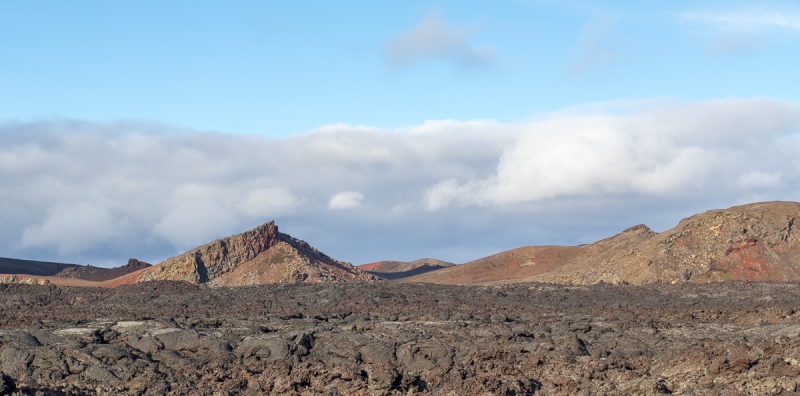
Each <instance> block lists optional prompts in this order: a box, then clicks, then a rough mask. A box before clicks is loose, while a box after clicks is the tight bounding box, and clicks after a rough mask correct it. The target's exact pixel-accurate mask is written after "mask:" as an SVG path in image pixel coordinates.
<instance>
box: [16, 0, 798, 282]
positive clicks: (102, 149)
mask: <svg viewBox="0 0 800 396" xmlns="http://www.w3.org/2000/svg"><path fill="white" fill-rule="evenodd" d="M798 139H800V4H798V3H797V2H795V1H758V2H756V1H639V2H630V1H602V2H600V1H578V0H575V1H570V0H567V1H548V0H529V1H524V0H508V1H500V0H498V1H457V2H456V1H452V2H449V1H404V2H366V1H364V2H354V1H340V2H305V1H297V2H276V1H239V2H234V3H225V4H222V3H219V2H205V1H185V2H181V1H173V2H154V1H137V2H99V1H84V2H77V3H67V2H56V1H35V0H33V1H9V0H0V224H1V225H2V226H0V256H2V257H15V258H26V259H34V260H48V261H58V262H72V263H79V264H87V263H90V264H92V265H100V266H118V265H122V264H125V263H126V262H127V259H128V258H130V257H136V258H138V259H140V260H144V261H149V262H152V263H157V262H160V261H161V260H163V259H166V258H168V257H170V256H173V255H175V254H178V253H180V252H183V251H185V250H187V249H190V248H192V247H195V246H198V245H200V244H203V243H206V242H210V241H212V240H214V239H216V238H220V237H224V236H227V235H230V234H233V233H238V232H242V231H245V230H248V229H250V228H252V227H255V226H257V225H259V224H261V223H264V222H266V221H269V220H273V219H274V220H275V221H276V223H277V224H278V226H279V227H280V229H281V231H283V232H287V233H289V234H291V235H292V236H295V237H297V238H300V239H303V240H306V241H307V242H309V243H310V244H311V245H312V246H315V247H317V248H318V249H320V250H322V251H323V252H325V253H327V254H329V255H331V256H332V257H334V258H337V259H339V260H343V261H348V262H352V263H354V264H363V263H368V262H372V261H377V260H413V259H417V258H421V257H436V258H439V259H442V260H447V261H452V262H456V263H463V262H467V261H469V260H473V259H477V258H480V257H483V256H486V255H489V254H493V253H497V252H500V251H502V250H506V249H511V248H514V247H519V246H524V245H542V244H570V245H571V244H581V243H590V242H593V241H595V240H598V239H601V238H604V237H607V236H610V235H613V234H616V233H618V232H620V231H622V230H624V229H626V228H628V227H630V226H633V225H636V224H640V223H644V224H646V225H648V226H650V227H651V228H652V229H654V230H655V231H659V232H660V231H664V230H666V229H669V228H671V227H673V226H674V225H676V224H677V222H678V221H679V220H681V219H682V218H685V217H688V216H690V215H692V214H695V213H699V212H703V211H706V210H710V209H719V208H727V207H730V206H733V205H739V204H744V203H748V202H755V201H765V200H790V201H800V189H798V188H797V187H795V186H798V185H800V184H798V182H800V162H799V161H800V160H798V156H797V153H798V152H800V151H798V149H800V140H798Z"/></svg>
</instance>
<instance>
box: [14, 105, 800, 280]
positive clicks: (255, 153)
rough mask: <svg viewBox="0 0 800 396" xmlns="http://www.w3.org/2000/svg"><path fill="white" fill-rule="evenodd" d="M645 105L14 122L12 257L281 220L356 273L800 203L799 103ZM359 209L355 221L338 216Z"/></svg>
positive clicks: (142, 249)
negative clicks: (366, 122)
mask: <svg viewBox="0 0 800 396" xmlns="http://www.w3.org/2000/svg"><path fill="white" fill-rule="evenodd" d="M644 102H645V103H646V105H645V106H642V105H641V103H638V102H636V103H634V102H631V103H628V104H625V103H621V102H615V103H612V104H610V105H603V104H593V105H590V106H583V107H575V108H571V109H568V111H559V112H555V113H552V114H549V115H543V116H540V117H538V118H537V119H535V120H533V121H529V122H524V123H501V122H497V121H492V120H483V121H466V122H459V121H455V120H442V121H429V122H425V123H423V124H420V125H418V126H413V127H409V128H403V129H400V130H387V129H381V128H376V127H367V126H352V125H345V124H339V125H329V126H324V127H320V128H319V129H317V130H314V131H311V132H308V133H304V134H299V135H294V136H291V137H287V138H283V139H268V138H263V137H259V136H247V135H230V134H218V133H201V132H196V131H185V130H174V129H171V128H168V127H164V126H157V125H155V126H154V125H149V124H138V123H119V124H103V123H89V122H74V121H51V122H37V123H27V124H7V125H0V185H2V186H3V188H2V189H0V221H2V224H3V227H2V230H0V256H18V257H31V256H29V255H30V254H33V252H35V253H36V255H37V256H36V257H37V258H39V259H53V260H55V259H58V258H59V257H62V256H63V257H73V258H74V259H72V260H73V261H77V262H80V259H81V258H82V257H89V256H91V257H93V259H92V262H98V261H103V262H109V261H114V262H117V263H119V264H124V262H125V260H127V258H128V257H137V256H140V255H141V254H147V255H151V256H154V257H156V258H154V260H155V259H163V258H166V257H167V256H169V255H172V254H174V253H175V252H176V251H179V250H182V249H188V248H191V247H194V246H196V245H199V244H202V243H206V242H209V241H211V240H213V239H215V238H220V237H223V236H226V235H229V234H232V233H234V232H238V231H243V230H246V229H249V228H251V227H253V226H255V225H257V224H259V223H263V222H266V221H268V220H271V219H275V220H277V221H278V223H279V225H281V227H282V228H281V229H282V230H283V231H286V232H289V233H292V234H293V233H295V230H303V233H300V234H297V235H295V236H298V237H301V238H306V239H309V242H310V243H312V245H315V246H318V247H321V248H323V251H325V252H326V253H329V254H331V255H333V256H334V257H337V250H336V249H341V252H342V253H341V254H339V255H338V256H339V257H340V258H342V259H345V260H353V261H358V260H355V259H354V258H353V257H363V255H364V254H366V253H364V252H366V251H378V250H380V252H388V251H392V250H391V249H399V248H398V246H405V248H404V249H405V250H402V252H405V253H402V254H407V255H414V254H415V252H418V251H419V252H420V255H428V256H429V255H435V253H436V252H437V251H438V250H428V251H426V252H425V253H423V252H422V251H420V250H418V248H419V247H420V246H433V245H434V244H435V245H436V246H443V245H447V244H450V245H449V246H459V247H460V248H458V249H456V248H455V247H454V248H453V251H457V252H462V253H458V254H464V255H465V254H467V253H463V252H472V251H473V250H470V249H479V247H480V246H484V245H483V244H485V243H488V242H487V241H488V239H487V238H488V237H487V236H486V235H487V234H486V232H485V231H486V230H492V232H491V235H492V237H491V238H497V240H498V241H500V242H497V243H498V244H507V243H511V242H508V241H511V240H516V239H514V238H522V237H521V236H520V235H529V234H525V232H532V231H529V230H531V229H534V230H535V229H539V230H542V229H548V228H547V227H551V226H546V225H544V223H542V222H543V221H545V220H542V219H543V218H552V219H555V220H552V221H553V223H552V224H575V225H574V228H569V229H566V228H565V229H560V230H561V231H559V233H558V235H582V234H581V233H582V232H584V231H583V230H582V229H581V228H580V226H579V223H580V222H582V221H585V218H586V216H590V217H592V218H596V217H598V216H608V218H609V219H611V220H609V221H623V220H620V219H628V218H631V217H635V218H636V219H634V220H631V221H636V222H642V221H644V219H643V217H646V216H651V215H652V213H655V212H657V213H662V212H663V206H664V203H665V202H667V203H670V204H672V205H678V204H679V203H681V204H686V205H688V204H687V202H688V203H689V204H691V207H692V208H701V209H710V208H713V207H720V206H721V205H726V204H727V205H733V204H740V203H744V202H742V201H741V200H743V199H749V197H753V196H764V195H768V197H767V198H769V199H791V200H800V189H797V188H796V187H793V186H797V185H800V160H798V159H797V155H796V153H797V152H798V150H800V142H799V141H798V137H797V136H799V135H800V103H797V102H787V101H779V100H769V99H747V100H743V99H741V100H734V99H732V100H720V101H711V102H700V103H683V104H682V103H668V102H663V101H650V100H646V101H644ZM626 109H627V110H626ZM343 186H354V187H349V189H351V190H349V191H342V190H343ZM355 186H357V187H355ZM355 190H357V191H355ZM364 197H368V199H369V205H366V204H364V202H365V201H364V199H365V198H364ZM614 202H625V205H624V207H621V208H618V209H613V208H612V207H613V205H616V204H615V203H614ZM345 208H346V209H348V211H347V218H348V221H347V222H346V223H342V222H341V215H342V213H341V212H340V211H338V210H332V209H345ZM540 208H547V209H540ZM587 208H594V209H591V210H595V212H591V213H588V212H587V211H589V210H590V209H587ZM631 208H638V209H636V210H638V212H635V211H634V209H631ZM648 208H650V209H652V210H655V209H654V208H657V209H658V210H655V212H649V211H647V210H646V209H648ZM529 213H536V215H535V216H533V215H528V214H529ZM574 213H583V214H582V215H581V216H583V217H574V216H578V215H577V214H574ZM682 213H683V212H682ZM684 214H686V213H684ZM531 216H533V217H531ZM673 220H674V221H677V219H673ZM627 226H630V224H627V223H625V224H620V225H619V227H621V228H620V229H624V228H627ZM559 227H562V226H559ZM564 227H565V226H564ZM614 229H616V228H614ZM333 230H335V231H333ZM376 230H379V231H376ZM526 230H528V231H526ZM543 232H544V231H543ZM365 238H366V239H368V240H369V242H368V243H367V242H364V240H365ZM398 238H399V239H400V240H403V241H404V242H403V243H400V244H398V243H396V242H389V241H395V240H397V239H398ZM359 241H360V242H359ZM562 241H563V240H562ZM534 242H536V241H534V240H529V241H527V242H521V243H528V244H530V243H534ZM553 242H556V241H553ZM325 243H328V245H325ZM467 245H469V248H464V246H467ZM325 246H328V248H325ZM493 246H495V245H493ZM503 246H506V245H503ZM506 247H507V248H508V247H512V246H506ZM330 249H333V250H330ZM431 249H433V248H431ZM482 249H489V248H486V247H484V248H482ZM380 252H379V253H380ZM484 252H485V253H492V252H491V251H488V252H486V251H484ZM387 254H388V253H387ZM96 257H100V258H102V257H105V260H99V259H95V258H96ZM339 257H337V258H339ZM139 258H142V257H139ZM372 258H375V259H386V258H392V257H391V256H384V257H382V258H381V257H372ZM395 258H397V257H395ZM401 258H409V259H410V258H412V257H401ZM445 258H447V257H445ZM472 258H475V257H472ZM65 260H66V259H65ZM453 260H458V259H456V258H453ZM373 261H374V260H373ZM365 262H366V261H365Z"/></svg>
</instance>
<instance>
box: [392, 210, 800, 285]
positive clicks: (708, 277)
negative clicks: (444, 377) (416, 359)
mask: <svg viewBox="0 0 800 396" xmlns="http://www.w3.org/2000/svg"><path fill="white" fill-rule="evenodd" d="M798 218H800V203H797V202H761V203H754V204H749V205H742V206H736V207H732V208H729V209H725V210H711V211H707V212H705V213H701V214H698V215H695V216H692V217H689V218H687V219H684V220H681V221H680V222H679V223H678V225H677V226H676V227H674V228H672V229H670V230H667V231H664V232H662V233H660V234H659V233H655V232H653V231H652V230H650V229H649V228H647V227H646V226H644V225H638V226H635V227H631V228H629V229H627V230H625V231H623V232H622V233H620V234H618V235H615V236H613V237H610V238H607V239H603V240H601V241H598V242H595V243H592V244H589V245H584V246H527V247H522V248H518V249H512V250H509V251H505V252H502V253H499V254H495V255H492V256H489V257H485V258H482V259H478V260H475V261H472V262H469V263H466V264H463V265H459V266H455V267H451V268H446V269H442V270H439V271H434V272H430V273H426V274H422V275H417V276H413V277H409V278H405V279H404V280H403V281H406V282H431V283H442V284H502V283H518V282H551V283H561V284H591V283H598V282H611V283H621V282H629V283H633V284H644V283H654V282H672V283H675V282H716V281H724V280H752V281H796V280H800V235H798V232H797V230H796V229H795V224H794V223H795V221H796V219H798Z"/></svg>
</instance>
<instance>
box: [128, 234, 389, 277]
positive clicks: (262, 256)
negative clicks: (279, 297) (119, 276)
mask: <svg viewBox="0 0 800 396" xmlns="http://www.w3.org/2000/svg"><path fill="white" fill-rule="evenodd" d="M375 279H377V278H376V277H374V276H372V275H370V274H367V273H366V272H364V271H362V270H360V269H358V268H355V267H353V266H352V265H350V264H349V263H344V262H341V261H338V260H334V259H333V258H331V257H329V256H327V255H325V254H323V253H322V252H320V251H319V250H317V249H315V248H313V247H311V246H310V245H309V244H307V243H306V242H304V241H301V240H299V239H296V238H293V237H291V236H290V235H287V234H283V233H280V232H278V226H276V225H275V223H274V222H272V221H271V222H269V223H266V224H263V225H261V226H258V227H256V228H254V229H252V230H250V231H247V232H243V233H241V234H237V235H233V236H229V237H226V238H222V239H218V240H216V241H214V242H211V243H208V244H206V245H203V246H200V247H198V248H195V249H193V250H190V251H188V252H186V253H184V254H181V255H179V256H175V257H172V258H170V259H167V260H165V261H164V262H162V263H161V264H159V265H157V266H154V267H152V268H148V269H146V270H144V271H141V272H140V273H139V274H138V275H137V276H136V277H135V279H132V281H135V282H144V281H152V280H182V281H187V282H191V283H195V284H199V283H206V284H209V285H212V286H244V285H256V284H263V283H293V282H305V283H316V282H346V281H360V280H375Z"/></svg>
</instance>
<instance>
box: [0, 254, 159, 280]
mask: <svg viewBox="0 0 800 396" xmlns="http://www.w3.org/2000/svg"><path fill="white" fill-rule="evenodd" d="M147 267H150V264H147V263H145V262H141V261H139V260H136V259H130V260H129V261H128V264H126V265H123V266H121V267H115V268H103V267H93V266H91V265H78V264H64V263H53V262H48V261H33V260H20V259H13V258H4V257H0V274H9V275H30V276H38V277H57V278H70V279H81V280H86V281H92V282H103V281H107V280H110V279H114V278H118V277H120V276H123V275H126V274H129V273H132V272H136V271H139V270H142V269H145V268H147ZM9 279H11V278H9Z"/></svg>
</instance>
